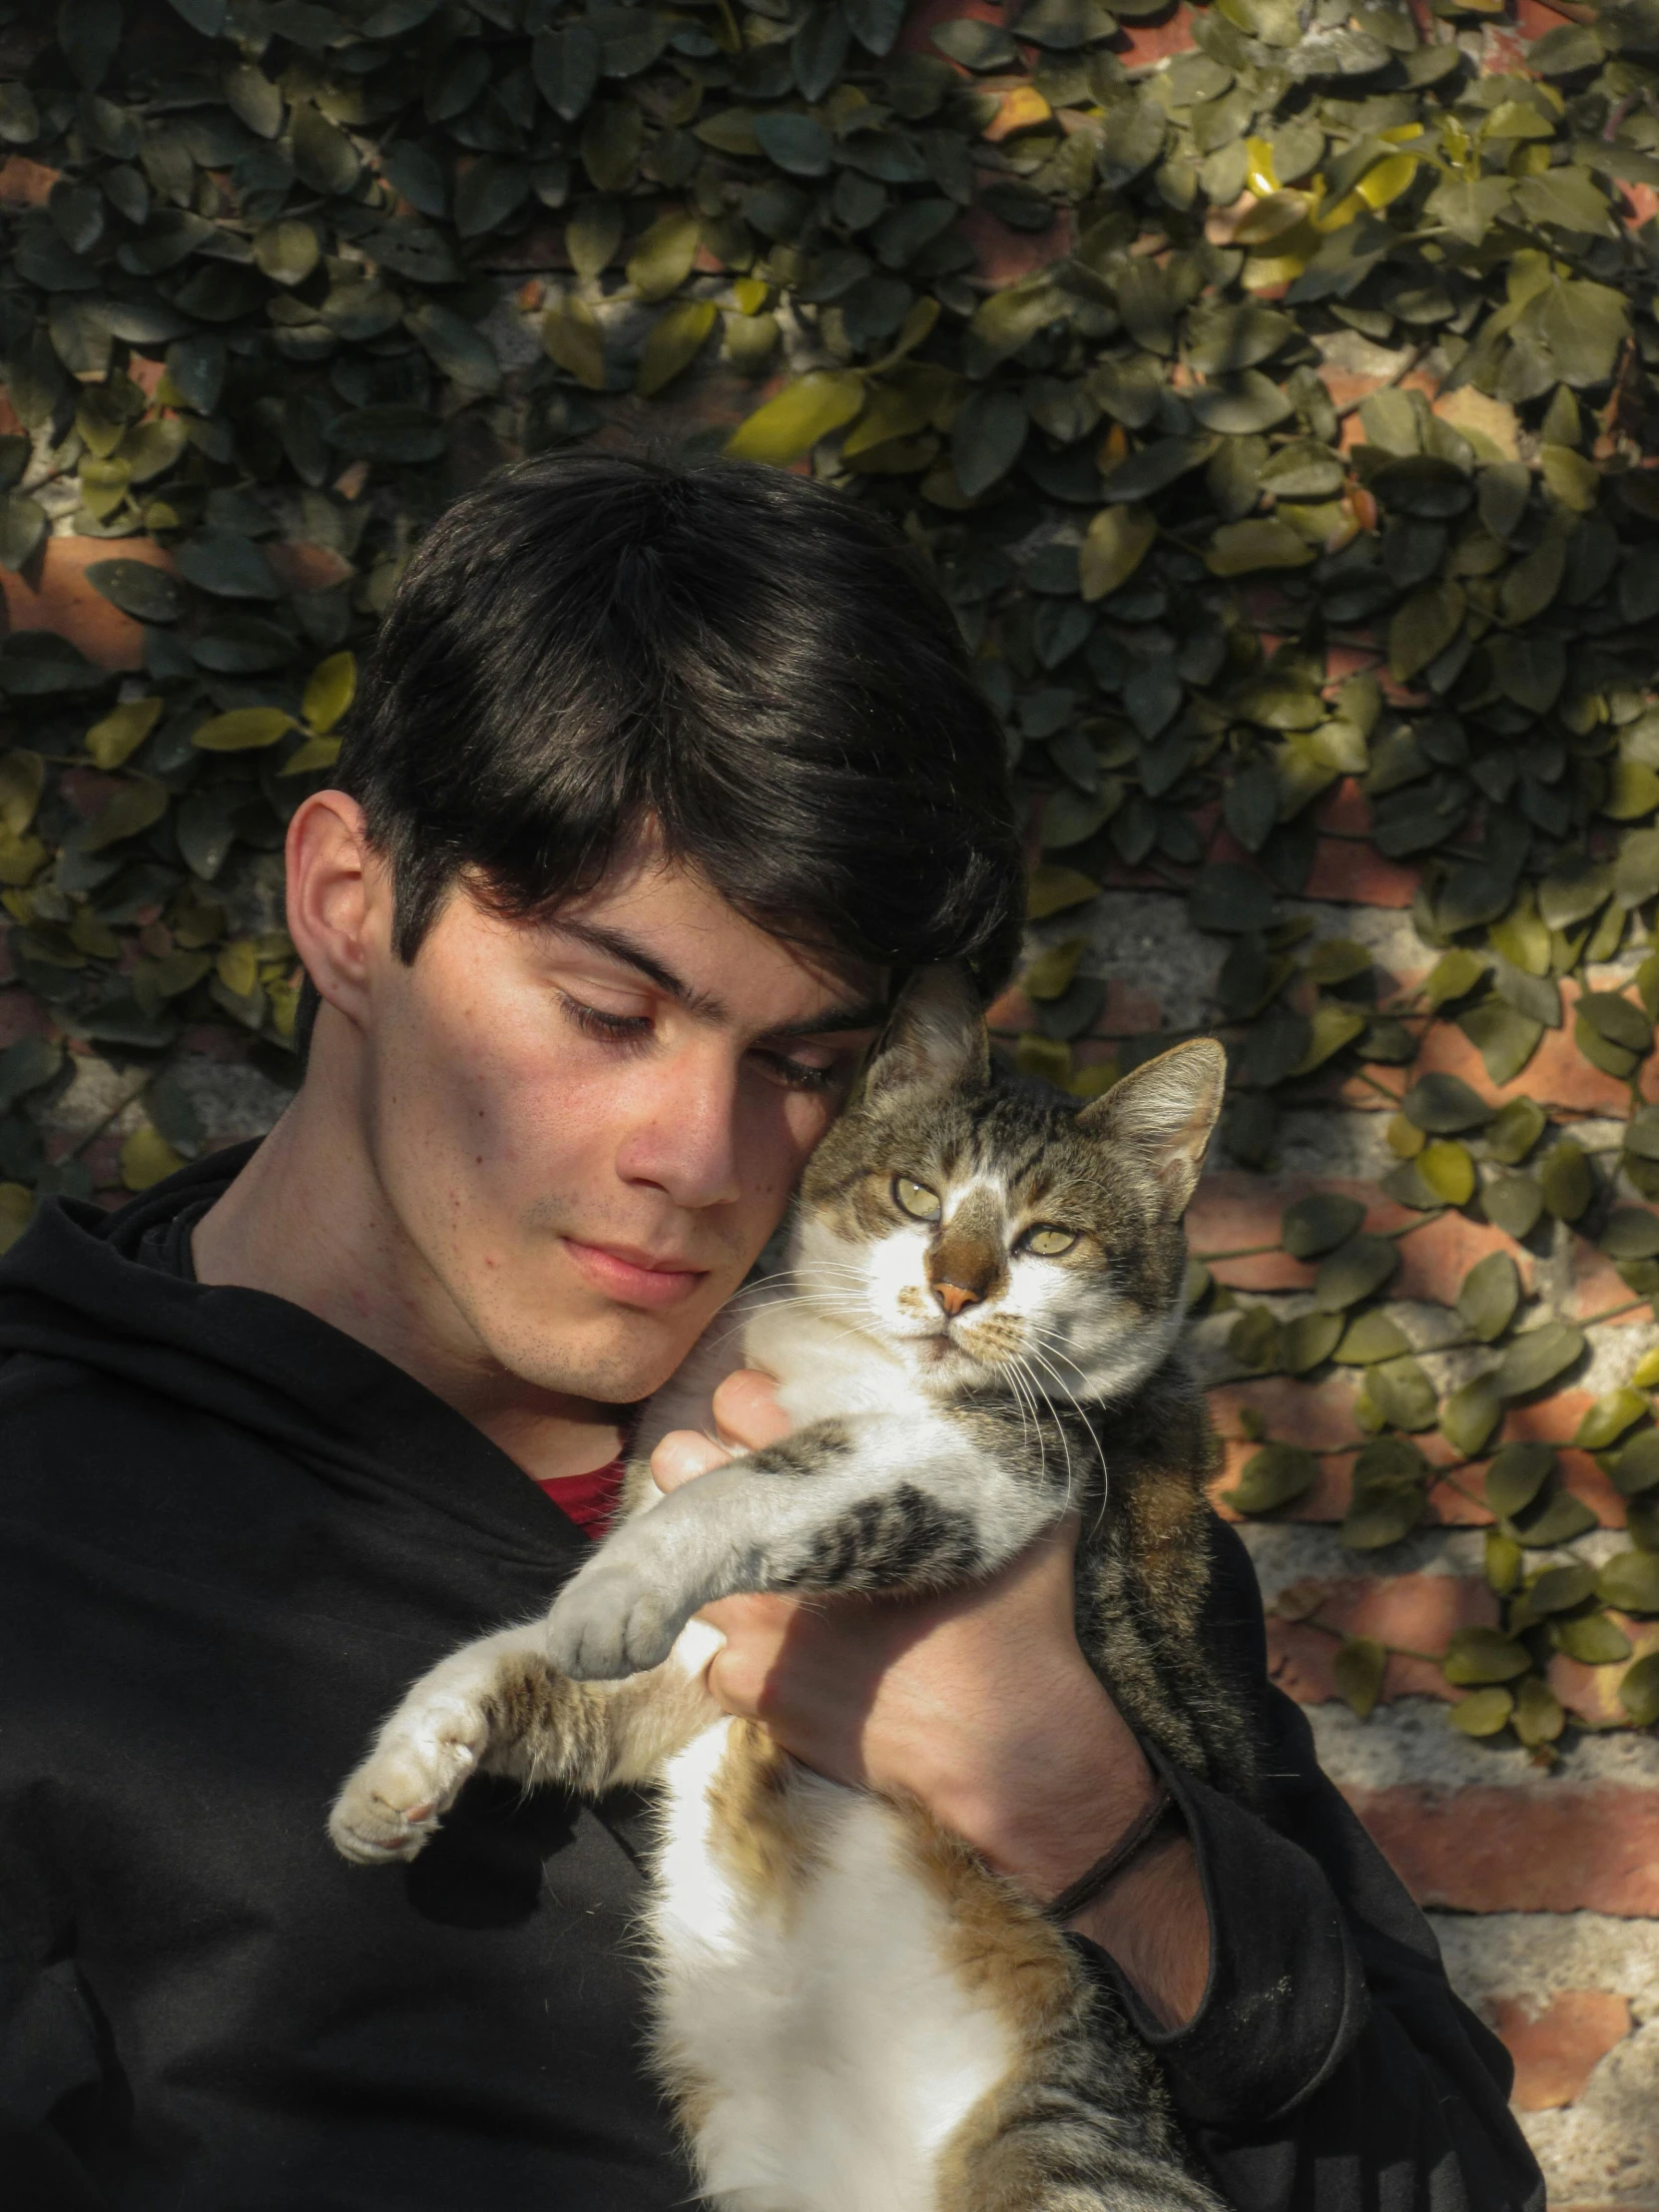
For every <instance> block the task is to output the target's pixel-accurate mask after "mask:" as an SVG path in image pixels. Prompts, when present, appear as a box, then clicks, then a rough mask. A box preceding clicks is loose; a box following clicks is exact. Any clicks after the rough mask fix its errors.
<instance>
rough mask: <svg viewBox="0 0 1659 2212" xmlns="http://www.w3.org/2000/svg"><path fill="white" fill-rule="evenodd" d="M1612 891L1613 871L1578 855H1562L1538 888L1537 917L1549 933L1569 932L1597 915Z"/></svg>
mask: <svg viewBox="0 0 1659 2212" xmlns="http://www.w3.org/2000/svg"><path fill="white" fill-rule="evenodd" d="M1612 888H1613V877H1612V871H1611V870H1610V869H1609V868H1607V867H1606V866H1604V865H1603V863H1602V862H1601V861H1600V860H1590V859H1586V858H1585V857H1584V856H1583V854H1581V853H1562V854H1561V855H1560V857H1559V858H1558V859H1556V860H1555V862H1554V863H1553V865H1552V866H1551V868H1550V870H1549V873H1548V874H1547V875H1546V876H1544V878H1543V880H1542V881H1541V882H1540V883H1539V885H1538V913H1539V915H1540V917H1541V918H1542V920H1543V922H1544V924H1545V926H1546V927H1547V928H1550V929H1570V928H1571V927H1572V925H1573V923H1574V922H1575V921H1586V920H1588V918H1589V917H1590V915H1591V914H1593V913H1597V912H1599V911H1600V909H1601V908H1602V906H1604V905H1605V904H1606V902H1607V896H1608V893H1609V892H1610V891H1611V890H1612Z"/></svg>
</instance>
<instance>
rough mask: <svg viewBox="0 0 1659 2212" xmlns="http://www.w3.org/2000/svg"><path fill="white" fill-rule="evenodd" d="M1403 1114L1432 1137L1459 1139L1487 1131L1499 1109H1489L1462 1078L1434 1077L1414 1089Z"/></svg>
mask: <svg viewBox="0 0 1659 2212" xmlns="http://www.w3.org/2000/svg"><path fill="white" fill-rule="evenodd" d="M1400 1111H1401V1112H1402V1113H1403V1114H1404V1116H1405V1118H1406V1120H1407V1121H1410V1122H1414V1123H1415V1124H1416V1126H1417V1128H1419V1129H1422V1130H1426V1131H1427V1133H1428V1134H1429V1135H1430V1136H1435V1137H1455V1136H1461V1135H1462V1133H1463V1132H1464V1131H1465V1130H1468V1129H1480V1128H1484V1126H1485V1125H1486V1123H1487V1122H1489V1121H1490V1120H1491V1119H1492V1117H1493V1115H1494V1114H1495V1113H1496V1111H1497V1109H1496V1108H1495V1107H1493V1106H1488V1105H1487V1104H1486V1101H1485V1100H1484V1099H1483V1098H1482V1097H1481V1096H1480V1094H1479V1092H1478V1091H1474V1090H1471V1089H1470V1088H1469V1086H1468V1084H1467V1083H1465V1082H1464V1081H1463V1079H1462V1077H1461V1076H1458V1075H1440V1074H1433V1075H1424V1076H1422V1077H1420V1078H1419V1079H1418V1080H1417V1081H1416V1082H1415V1083H1413V1084H1412V1085H1411V1088H1410V1089H1409V1090H1408V1091H1407V1092H1406V1093H1405V1096H1404V1098H1403V1099H1402V1100H1401V1101H1400Z"/></svg>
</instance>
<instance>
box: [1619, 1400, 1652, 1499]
mask: <svg viewBox="0 0 1659 2212" xmlns="http://www.w3.org/2000/svg"><path fill="white" fill-rule="evenodd" d="M1638 1372H1640V1371H1639V1370H1638ZM1612 1474H1613V1487H1614V1488H1615V1489H1616V1490H1617V1491H1618V1492H1619V1493H1620V1495H1621V1496H1623V1497H1640V1496H1641V1495H1642V1494H1643V1493H1644V1492H1645V1491H1647V1490H1652V1489H1659V1429H1651V1428H1650V1429H1644V1431H1643V1432H1642V1434H1641V1435H1639V1436H1637V1437H1636V1438H1635V1439H1634V1441H1633V1442H1631V1443H1628V1444H1626V1445H1625V1447H1624V1449H1623V1450H1622V1451H1621V1452H1620V1453H1619V1455H1618V1457H1617V1458H1616V1459H1615V1460H1614V1462H1613V1468H1612Z"/></svg>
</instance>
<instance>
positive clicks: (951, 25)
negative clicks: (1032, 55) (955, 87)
mask: <svg viewBox="0 0 1659 2212" xmlns="http://www.w3.org/2000/svg"><path fill="white" fill-rule="evenodd" d="M928 37H929V38H930V39H931V40H932V43H933V44H934V45H935V46H936V47H937V48H938V50H939V52H940V53H941V54H944V55H946V56H947V57H948V58H949V59H950V60H951V61H953V62H960V63H961V65H962V67H963V68H964V69H975V70H990V69H1006V68H1008V67H1009V66H1010V64H1012V63H1013V62H1014V61H1015V60H1016V59H1017V58H1018V50H1017V49H1016V47H1015V45H1014V42H1013V40H1012V38H1010V37H1009V35H1008V33H1007V32H1006V31H1005V30H1004V29H1003V28H1002V26H1001V24H999V23H981V22H979V21H977V20H976V19H975V18H974V17H972V16H955V17H952V18H951V20H950V21H949V22H946V23H937V24H935V25H934V26H933V28H932V30H931V31H930V32H929V33H928Z"/></svg>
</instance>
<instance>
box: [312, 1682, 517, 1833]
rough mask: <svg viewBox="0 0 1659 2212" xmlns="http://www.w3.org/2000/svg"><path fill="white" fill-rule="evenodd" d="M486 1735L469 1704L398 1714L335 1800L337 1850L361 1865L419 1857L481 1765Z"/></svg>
mask: <svg viewBox="0 0 1659 2212" xmlns="http://www.w3.org/2000/svg"><path fill="white" fill-rule="evenodd" d="M488 1733H489V1727H488V1723H487V1721H486V1720H485V1719H484V1717H483V1716H482V1715H481V1714H480V1713H478V1712H477V1711H476V1710H475V1709H473V1708H470V1707H468V1706H465V1705H463V1704H458V1703H455V1704H446V1705H444V1706H443V1707H440V1708H436V1709H431V1710H428V1711H427V1712H425V1713H399V1714H397V1715H396V1716H395V1717H394V1718H393V1719H392V1721H391V1722H390V1723H389V1724H388V1725H387V1727H386V1728H385V1729H384V1730H382V1732H381V1736H380V1740H379V1742H378V1743H377V1744H376V1745H375V1747H374V1749H373V1750H372V1751H371V1752H370V1753H369V1755H368V1757H367V1758H366V1759H365V1760H364V1761H363V1763H362V1765H361V1766H360V1767H359V1768H358V1769H357V1771H356V1773H355V1774H353V1775H352V1776H351V1777H350V1779H349V1780H348V1781H347V1783H346V1785H345V1787H344V1789H343V1790H341V1792H340V1794H339V1796H338V1797H337V1798H336V1799H335V1801H334V1809H333V1811H332V1812H331V1813H330V1814H329V1815H328V1835H329V1839H330V1841H331V1842H332V1844H333V1846H334V1849H335V1850H336V1851H337V1852H338V1853H339V1854H340V1855H341V1857H342V1858H345V1859H350V1860H354V1861H355V1862H356V1864H357V1865H358V1866H359V1867H378V1866H384V1865H385V1864H386V1862H387V1861H388V1860H391V1859H413V1858H414V1857H415V1855H416V1854H417V1853H418V1852H419V1851H420V1850H421V1849H422V1847H423V1846H424V1845H425V1843H426V1842H427V1839H428V1838H429V1837H430V1836H431V1835H432V1834H433V1833H434V1832H435V1830H436V1829H437V1826H438V1824H439V1822H440V1821H441V1820H442V1819H443V1816H444V1814H445V1813H447V1812H448V1810H449V1808H450V1807H451V1806H452V1805H453V1804H454V1802H455V1800H456V1798H457V1797H458V1796H459V1795H460V1792H461V1787H462V1785H463V1784H464V1783H465V1782H466V1781H467V1780H468V1778H469V1777H470V1776H471V1775H472V1774H473V1773H474V1771H475V1770H476V1768H477V1765H478V1761H479V1758H480V1756H481V1754H482V1752H483V1749H484V1744H485V1740H486V1738H487V1736H488Z"/></svg>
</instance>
